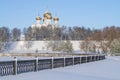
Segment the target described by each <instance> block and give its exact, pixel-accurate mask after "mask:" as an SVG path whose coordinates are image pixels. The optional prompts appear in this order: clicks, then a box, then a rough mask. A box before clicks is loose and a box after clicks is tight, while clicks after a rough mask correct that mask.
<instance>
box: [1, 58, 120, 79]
mask: <svg viewBox="0 0 120 80" xmlns="http://www.w3.org/2000/svg"><path fill="white" fill-rule="evenodd" d="M119 68H120V57H107V59H105V60H101V61H96V62H90V63H85V64H80V65H75V66H69V67H64V68H63V67H62V68H56V69H52V70H43V71H39V72H30V73H24V74H20V75H16V76H13V75H11V76H4V77H0V80H120V69H119Z"/></svg>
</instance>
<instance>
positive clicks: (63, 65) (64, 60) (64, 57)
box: [63, 57, 66, 67]
mask: <svg viewBox="0 0 120 80" xmlns="http://www.w3.org/2000/svg"><path fill="white" fill-rule="evenodd" d="M65 65H66V63H65V57H64V63H63V66H64V67H65Z"/></svg>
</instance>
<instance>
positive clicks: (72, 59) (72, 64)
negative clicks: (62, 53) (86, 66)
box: [72, 56, 75, 65]
mask: <svg viewBox="0 0 120 80" xmlns="http://www.w3.org/2000/svg"><path fill="white" fill-rule="evenodd" d="M72 58H73V59H72V60H73V62H72V63H73V64H72V65H74V63H75V62H74V56H73V57H72Z"/></svg>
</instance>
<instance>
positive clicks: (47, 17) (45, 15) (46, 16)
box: [44, 11, 52, 19]
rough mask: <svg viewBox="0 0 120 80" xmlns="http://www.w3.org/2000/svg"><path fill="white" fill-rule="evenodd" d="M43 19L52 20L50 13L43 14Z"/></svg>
mask: <svg viewBox="0 0 120 80" xmlns="http://www.w3.org/2000/svg"><path fill="white" fill-rule="evenodd" d="M44 18H46V19H52V15H51V13H50V12H48V11H47V12H45V14H44Z"/></svg>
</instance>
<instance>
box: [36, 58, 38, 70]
mask: <svg viewBox="0 0 120 80" xmlns="http://www.w3.org/2000/svg"><path fill="white" fill-rule="evenodd" d="M35 71H38V57H36V58H35Z"/></svg>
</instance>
